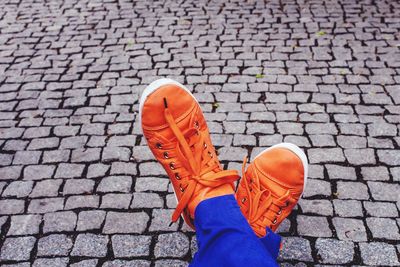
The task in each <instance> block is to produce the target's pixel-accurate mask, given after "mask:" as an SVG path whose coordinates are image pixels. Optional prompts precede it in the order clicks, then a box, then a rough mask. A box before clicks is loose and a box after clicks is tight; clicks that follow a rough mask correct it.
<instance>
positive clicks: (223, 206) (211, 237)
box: [191, 195, 279, 267]
mask: <svg viewBox="0 0 400 267" xmlns="http://www.w3.org/2000/svg"><path fill="white" fill-rule="evenodd" d="M194 223H195V226H196V237H197V242H198V247H199V250H198V252H197V253H196V255H195V257H194V259H193V262H192V264H191V266H192V267H197V266H207V267H213V266H218V267H220V266H229V267H235V266H237V267H242V266H252V267H258V266H278V264H277V262H276V256H277V255H276V256H274V257H273V256H272V255H271V254H270V252H269V251H268V250H267V249H266V247H265V246H264V245H263V241H261V239H259V238H258V237H257V236H256V235H255V234H254V231H253V230H252V229H251V227H250V226H249V224H248V222H247V221H246V219H245V218H244V216H243V215H242V213H241V211H240V208H239V206H238V204H237V202H236V199H235V198H234V196H233V195H225V196H219V197H215V198H210V199H206V200H204V201H202V202H201V203H200V204H199V205H198V206H197V208H196V211H195V221H194ZM264 242H267V240H264ZM270 247H271V248H273V250H275V251H278V250H279V242H278V243H276V244H272V243H271V244H270Z"/></svg>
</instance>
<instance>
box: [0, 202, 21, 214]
mask: <svg viewBox="0 0 400 267" xmlns="http://www.w3.org/2000/svg"><path fill="white" fill-rule="evenodd" d="M24 210H25V201H24V200H18V199H0V214H1V215H4V214H5V215H8V214H21V213H23V212H24Z"/></svg>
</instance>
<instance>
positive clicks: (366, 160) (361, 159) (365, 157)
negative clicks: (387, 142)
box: [344, 148, 376, 165]
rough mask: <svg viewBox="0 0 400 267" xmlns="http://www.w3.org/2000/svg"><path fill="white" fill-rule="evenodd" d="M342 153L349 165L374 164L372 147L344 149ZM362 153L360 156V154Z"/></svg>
mask: <svg viewBox="0 0 400 267" xmlns="http://www.w3.org/2000/svg"><path fill="white" fill-rule="evenodd" d="M344 154H345V156H346V158H347V160H348V161H349V163H350V164H351V165H363V164H375V163H376V159H375V153H374V150H373V149H369V148H366V149H345V150H344ZM361 155H362V156H361Z"/></svg>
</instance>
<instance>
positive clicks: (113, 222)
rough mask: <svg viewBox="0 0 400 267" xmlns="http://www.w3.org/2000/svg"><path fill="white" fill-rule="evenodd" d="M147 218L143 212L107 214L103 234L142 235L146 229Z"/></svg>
mask: <svg viewBox="0 0 400 267" xmlns="http://www.w3.org/2000/svg"><path fill="white" fill-rule="evenodd" d="M149 219H150V218H149V216H148V215H147V214H146V213H145V212H130V213H126V212H125V213H123V212H112V211H110V212H108V213H107V216H106V222H105V225H104V228H103V232H104V233H106V234H114V233H115V234H116V233H121V234H122V233H139V234H140V233H143V231H144V230H145V229H146V227H147V222H148V221H149Z"/></svg>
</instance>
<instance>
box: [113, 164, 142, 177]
mask: <svg viewBox="0 0 400 267" xmlns="http://www.w3.org/2000/svg"><path fill="white" fill-rule="evenodd" d="M110 174H112V175H114V174H124V175H136V174H137V170H136V164H134V163H131V162H113V163H112V165H111V171H110Z"/></svg>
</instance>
